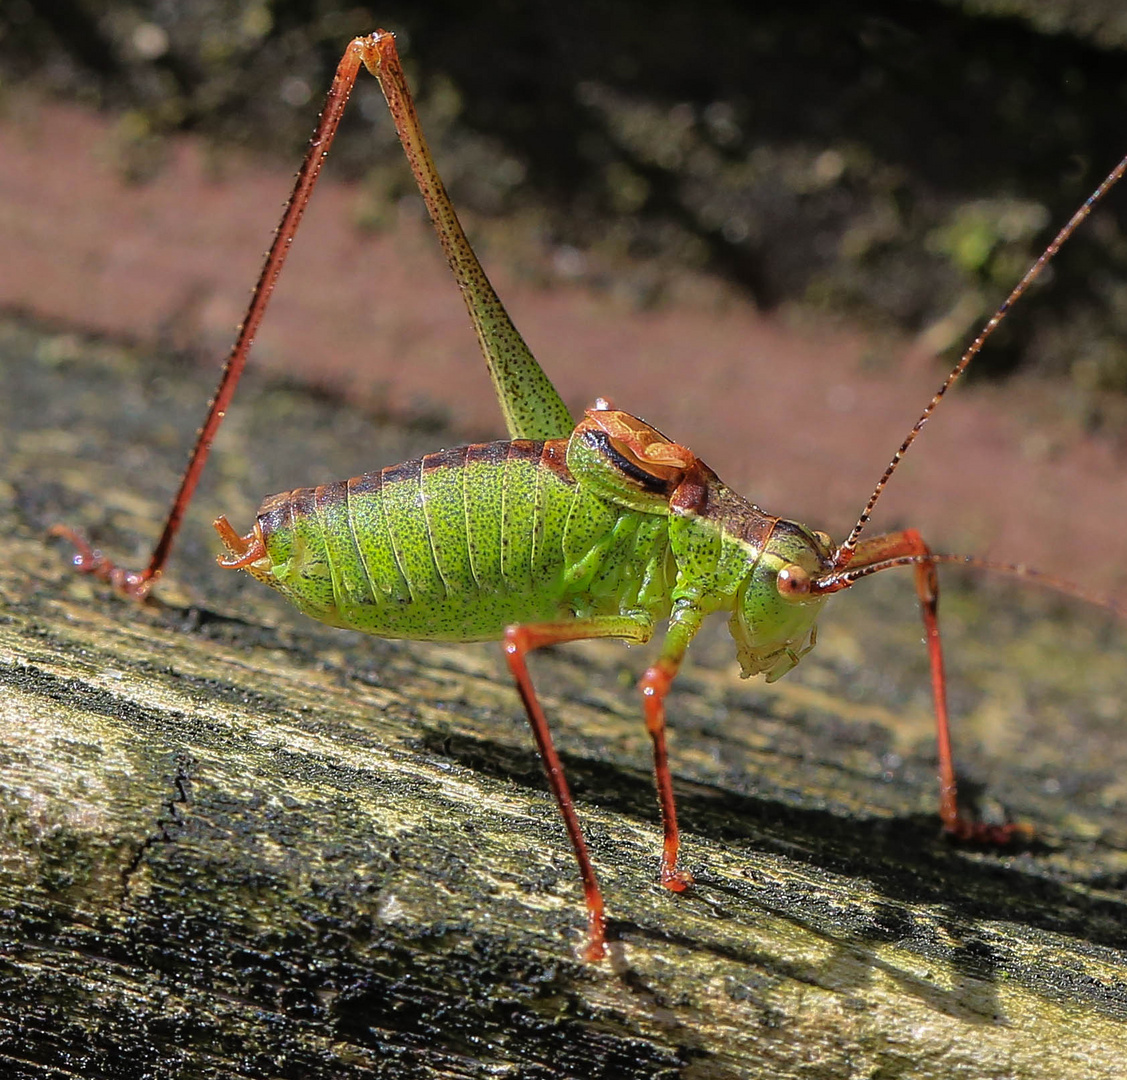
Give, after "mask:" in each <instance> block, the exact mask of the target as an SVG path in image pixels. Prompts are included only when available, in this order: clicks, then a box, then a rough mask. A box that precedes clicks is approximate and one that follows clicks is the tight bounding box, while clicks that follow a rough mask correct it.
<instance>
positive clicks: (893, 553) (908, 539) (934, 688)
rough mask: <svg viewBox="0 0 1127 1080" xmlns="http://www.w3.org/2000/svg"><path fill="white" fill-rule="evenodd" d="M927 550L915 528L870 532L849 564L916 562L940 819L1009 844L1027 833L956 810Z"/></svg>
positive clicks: (959, 834)
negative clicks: (936, 755)
mask: <svg viewBox="0 0 1127 1080" xmlns="http://www.w3.org/2000/svg"><path fill="white" fill-rule="evenodd" d="M930 555H931V549H930V548H929V547H928V546H927V544H925V543H924V540H923V537H922V536H920V534H919V532H918V531H917V530H915V529H903V530H901V531H900V532H894V533H888V534H886V535H884V536H874V537H873V538H872V539H870V540H862V541H861V542H860V543H859V544H858V545H857V549H856V553H855V555H854V557H853V559H852V561H851V562H850V563H849V570H850V571H853V572H856V571H857V570H861V569H863V568H864V567H867V566H874V565H875V564H878V563H887V562H889V561H892V560H895V559H898V558H902V557H910V558H913V559H914V560H918V561H915V562H914V565H913V567H912V568H913V570H914V572H915V579H916V595H917V596H918V597H919V601H920V614H921V615H922V616H923V621H924V631H925V637H926V641H927V651H928V659H929V662H930V666H931V695H932V700H933V702H934V704H935V732H936V742H937V745H938V751H939V817H940V819H941V820H942V822H943V828H944V831H946V832H947V833H949V834H950V835H951V836H953V837H954V838H955V839H957V840H967V841H971V842H972V843H980V844H1008V843H1010V842H1011V841H1012V840H1013V839H1014V837H1015V835H1018V834H1021V833H1024V832H1026V831H1027V830H1026V829H1025V828H1023V827H1022V826H1021V825H1015V824H1007V825H988V824H985V823H984V822H978V821H968V820H967V819H966V818H964V817H962V816H961V815H960V814H959V807H958V784H957V782H956V780H955V762H954V757H953V755H952V753H951V730H950V724H949V723H948V718H947V677H946V675H945V673H944V670H943V648H942V645H941V643H940V640H939V575H938V574H937V573H936V571H935V563H934V562H932V561H931V560H930V559H929V556H930Z"/></svg>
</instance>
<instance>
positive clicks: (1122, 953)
mask: <svg viewBox="0 0 1127 1080" xmlns="http://www.w3.org/2000/svg"><path fill="white" fill-rule="evenodd" d="M0 353H2V355H0V379H2V384H0V391H2V392H0V409H2V410H3V412H2V413H0V423H2V425H3V428H2V431H3V436H2V440H0V454H2V463H0V465H2V467H0V605H2V606H0V683H2V686H0V729H2V734H0V755H2V760H3V767H2V769H0V815H2V821H3V830H2V833H0V868H2V869H0V933H2V934H3V938H4V943H3V949H2V955H0V971H2V979H0V1072H3V1073H4V1075H9V1076H15V1077H35V1078H41V1077H62V1076H76V1075H77V1076H84V1077H91V1076H106V1077H142V1076H172V1077H181V1076H183V1077H189V1076H190V1077H197V1076H198V1077H246V1078H252V1077H253V1078H258V1077H303V1078H304V1077H368V1076H372V1077H376V1076H389V1077H390V1076H395V1077H414V1076H418V1077H484V1076H512V1077H522V1078H523V1077H541V1076H553V1077H584V1078H591V1077H608V1078H609V1077H616V1078H617V1077H624V1078H630V1077H654V1076H663V1077H665V1076H667V1077H685V1078H691V1080H701V1078H706V1077H707V1078H724V1080H728V1078H735V1077H760V1076H763V1077H767V1076H770V1077H803V1078H809V1077H852V1076H858V1077H860V1076H872V1075H881V1076H889V1077H891V1076H912V1077H950V1076H952V1075H962V1074H966V1075H974V1076H976V1077H999V1078H1000V1077H1007V1078H1027V1077H1041V1076H1044V1077H1050V1076H1051V1077H1053V1078H1061V1077H1084V1078H1086V1080H1090V1078H1099V1077H1107V1078H1109V1080H1110V1078H1112V1077H1116V1076H1119V1075H1121V1073H1122V1061H1123V1060H1124V1058H1125V1056H1127V1025H1125V1024H1124V1020H1127V902H1125V895H1124V889H1125V884H1127V789H1125V788H1124V779H1123V778H1124V777H1125V776H1127V750H1125V749H1124V746H1123V743H1124V740H1123V738H1122V717H1123V706H1122V702H1123V701H1124V700H1125V699H1127V674H1125V671H1124V668H1125V665H1124V662H1123V656H1124V644H1125V635H1124V632H1123V630H1122V628H1120V627H1117V626H1116V625H1114V623H1112V622H1111V620H1109V619H1108V618H1105V617H1104V616H1103V615H1101V614H1099V613H1097V612H1093V611H1091V610H1088V609H1083V608H1077V607H1075V606H1071V605H1067V604H1064V603H1062V602H1061V601H1059V600H1057V599H1056V598H1053V597H1046V596H1035V595H1031V594H1029V593H1027V592H1025V591H1022V590H1017V589H1011V588H1009V587H1008V586H1007V587H1005V588H1002V587H998V588H989V589H986V588H978V589H973V588H966V587H960V586H958V585H957V584H956V583H952V587H950V588H948V590H947V594H946V597H945V600H944V608H943V611H944V616H945V618H944V626H945V630H946V633H947V636H948V651H949V654H950V658H951V668H952V671H951V680H952V687H951V689H952V698H953V705H954V708H955V712H956V720H955V725H956V727H955V739H956V748H957V757H958V759H959V762H960V766H961V768H962V771H963V776H964V791H965V793H966V795H967V796H968V797H970V798H973V799H975V801H976V802H977V805H978V808H979V810H980V812H982V813H985V814H988V815H989V814H999V813H1003V812H1008V813H1010V814H1012V815H1014V816H1015V817H1017V818H1019V819H1021V820H1023V821H1027V822H1029V823H1030V824H1031V825H1033V827H1034V828H1035V830H1036V835H1037V839H1036V841H1034V842H1033V843H1032V844H1030V845H1029V846H1028V847H1027V848H1025V849H1024V850H1020V851H1013V852H996V851H974V850H965V849H959V848H957V847H953V846H952V845H950V844H948V843H946V842H945V841H944V840H943V839H942V838H941V837H940V836H939V834H938V827H937V822H936V818H935V816H934V807H935V781H934V776H933V770H934V744H933V741H932V735H931V719H930V715H929V711H928V701H927V680H926V657H925V656H924V651H923V648H922V646H921V645H920V643H919V637H920V631H919V627H918V625H917V623H916V621H915V620H916V615H915V611H914V608H913V600H912V590H911V585H910V582H909V581H907V580H893V576H892V575H889V576H888V580H886V581H881V582H873V583H872V585H873V587H872V588H870V589H861V588H859V589H857V590H855V591H856V593H857V595H856V596H853V595H848V596H844V597H840V598H837V602H836V603H835V604H834V605H832V606H831V608H830V609H829V610H828V611H827V613H826V616H825V618H824V620H823V622H824V624H825V626H824V631H823V634H822V640H821V642H820V644H819V648H818V650H816V651H815V653H814V654H813V655H811V656H810V657H808V658H807V659H806V660H804V661H803V664H802V666H801V668H800V669H799V670H798V671H796V672H794V673H793V674H792V675H791V676H788V677H787V678H786V679H784V680H782V681H781V682H780V683H779V684H777V685H776V686H775V687H773V688H764V687H763V686H761V685H758V684H754V683H743V682H741V681H740V680H739V679H738V678H737V677H736V671H735V667H736V665H735V663H734V660H733V659H732V656H731V647H730V644H725V642H724V640H723V625H722V623H721V625H719V626H718V627H717V628H716V630H715V632H714V633H712V634H711V635H710V636H709V637H708V638H707V639H706V640H703V641H702V642H700V647H699V648H697V647H694V650H693V655H692V660H691V662H690V663H689V665H688V666H687V668H686V671H685V674H684V677H683V679H682V680H680V682H679V683H678V688H677V690H676V691H675V693H674V697H673V699H672V702H671V720H672V725H673V733H672V736H671V757H672V764H673V769H674V774H675V784H676V790H677V797H678V800H679V806H680V809H681V813H682V815H683V825H684V829H685V839H684V856H685V861H686V865H687V866H688V867H689V868H690V869H691V870H692V871H693V873H694V874H695V876H696V878H697V885H696V886H695V887H694V888H693V889H692V890H691V891H689V892H688V893H686V894H685V895H683V896H672V895H670V894H668V893H667V892H665V891H664V890H662V889H661V888H660V887H659V886H658V885H657V884H656V880H655V879H656V862H657V854H658V850H659V842H660V827H659V822H658V816H657V810H656V805H655V800H654V797H653V794H652V780H651V776H650V765H649V749H648V739H647V737H646V734H645V730H644V727H643V725H642V723H641V720H640V715H639V713H640V710H639V703H638V701H637V697H636V694H635V693H634V691H633V690H632V689H631V684H632V682H633V681H634V680H635V679H636V678H637V676H638V674H640V672H641V670H642V668H643V666H644V663H645V657H646V654H645V652H644V651H642V650H626V649H624V648H621V647H615V646H611V647H600V648H592V647H588V646H579V647H576V648H569V649H560V650H558V651H553V652H551V653H550V654H547V655H544V656H537V657H536V658H535V671H534V674H535V676H536V678H537V680H538V684H539V685H540V686H541V688H542V691H543V695H544V700H545V703H546V706H547V708H548V711H549V715H550V718H551V720H552V723H553V726H554V729H555V731H556V734H557V739H558V745H559V747H560V749H561V752H562V754H563V757H564V761H565V765H566V767H567V769H568V772H569V775H570V777H571V780H572V783H573V786H574V789H575V793H576V796H577V800H578V803H579V812H580V817H581V819H582V821H583V823H584V827H585V828H586V829H587V832H588V836H589V839H590V842H591V848H592V855H593V858H594V861H595V865H596V867H597V870H598V872H599V874H600V877H601V880H602V883H603V886H604V889H605V892H606V896H607V903H608V910H609V914H610V917H611V927H610V930H611V936H612V938H613V950H612V953H613V955H612V958H611V960H610V961H609V962H606V963H604V964H601V965H587V964H584V963H582V962H581V961H580V959H579V958H578V954H579V949H580V947H581V944H582V930H583V913H582V908H581V901H580V889H579V885H578V881H577V877H576V873H575V870H574V864H573V859H572V856H571V853H570V850H569V849H568V846H567V843H566V839H565V837H564V835H563V830H562V827H561V825H560V823H559V820H558V816H557V813H556V810H555V808H554V805H553V804H552V802H551V800H550V798H549V796H548V794H547V792H546V789H545V783H544V780H543V775H542V772H541V768H540V764H539V761H538V760H537V757H536V754H535V751H534V749H533V746H532V742H531V738H530V736H529V735H528V733H527V730H526V726H525V722H524V720H523V717H522V715H521V713H520V709H519V704H518V702H517V700H516V696H515V694H514V692H513V691H512V689H511V687H510V686H509V684H508V682H507V679H506V677H505V672H504V665H503V663H502V661H501V658H500V655H499V650H497V649H496V647H495V646H489V645H484V646H483V645H475V646H446V645H441V646H439V645H418V644H411V643H400V642H385V641H379V640H371V639H365V638H362V637H361V636H359V635H354V634H346V633H341V632H337V631H332V630H329V629H327V628H323V627H320V626H318V625H316V624H313V623H311V622H309V621H307V620H302V619H300V618H299V617H297V616H296V615H292V614H291V613H289V612H288V611H287V610H286V609H285V608H284V607H282V606H280V605H279V603H278V602H277V601H276V599H275V598H274V597H273V596H272V595H271V594H269V592H268V591H267V590H264V589H262V588H261V587H260V586H258V585H256V584H255V583H254V582H248V581H246V580H244V578H243V576H242V575H238V574H233V573H228V572H224V571H221V570H220V569H219V568H218V567H216V566H215V565H214V562H213V554H214V551H215V549H216V548H217V544H216V543H215V542H214V541H213V540H212V539H211V538H210V537H209V535H208V533H209V532H210V530H209V527H208V522H209V521H210V519H211V518H212V517H213V516H215V514H216V513H218V512H220V511H222V512H226V513H227V514H228V515H229V516H230V517H231V518H232V521H233V522H234V524H235V525H236V526H237V527H243V526H245V525H246V524H247V523H248V522H249V520H250V518H251V515H252V514H253V511H254V508H255V506H256V504H257V502H258V500H259V499H260V498H261V496H263V495H264V494H266V493H268V492H270V491H275V490H280V489H284V488H286V487H289V486H295V485H297V484H301V483H311V482H318V481H322V480H328V479H333V478H339V477H340V476H343V475H349V474H351V473H356V472H360V471H363V470H364V469H370V468H374V467H378V466H380V465H383V464H388V463H391V462H393V461H396V460H401V459H403V458H405V457H409V456H412V455H414V454H417V453H420V452H423V451H426V450H431V449H437V448H439V447H440V446H442V445H444V439H445V438H447V436H446V435H445V434H444V433H443V432H442V431H439V430H433V429H426V428H425V427H422V426H419V425H416V426H415V427H414V428H411V429H402V428H398V427H396V426H395V425H394V424H391V423H390V422H385V420H382V419H381V418H378V417H373V416H369V415H364V414H362V413H358V412H355V411H353V410H350V409H347V408H343V407H341V406H339V404H338V403H336V402H333V401H331V400H329V399H327V398H326V397H324V396H320V397H317V396H314V397H310V396H309V395H308V394H304V393H302V392H301V391H300V389H298V388H291V387H285V386H279V385H265V386H263V385H259V386H257V387H253V386H252V387H249V388H248V390H247V394H246V395H245V397H244V402H246V408H245V410H243V411H236V412H234V413H233V414H232V418H231V420H232V423H231V426H230V429H229V430H228V431H227V432H226V433H225V434H224V436H223V438H222V440H221V443H220V446H219V449H218V451H217V454H216V457H215V459H214V460H213V464H212V466H211V467H210V468H209V474H208V479H207V481H206V483H205V485H204V488H203V490H202V491H201V494H200V498H199V503H198V504H197V506H196V507H195V508H194V509H193V511H192V514H191V520H190V522H189V526H188V529H187V531H186V534H185V537H184V539H183V542H182V543H181V544H180V546H179V548H178V549H177V552H176V555H175V558H174V563H173V565H172V567H171V568H170V571H169V575H168V578H167V579H166V581H165V582H164V583H162V585H161V587H160V588H159V589H158V591H157V593H156V596H155V599H154V600H152V601H150V602H149V603H147V604H146V605H144V606H137V605H133V604H130V603H127V602H125V601H122V600H119V599H116V598H114V597H112V596H110V595H108V593H107V590H106V589H105V588H103V587H102V586H101V585H99V584H98V583H96V582H92V581H90V580H88V579H83V578H79V577H76V576H74V575H72V574H71V573H70V572H69V570H68V567H67V565H66V553H65V551H64V550H63V549H62V547H61V546H60V545H59V544H53V545H52V544H48V543H47V542H46V541H45V540H44V537H43V534H44V531H45V529H46V528H47V527H48V526H49V525H50V524H51V523H53V522H55V521H60V520H62V521H66V522H67V523H68V524H73V525H76V526H79V527H82V528H86V529H88V530H89V531H90V532H91V534H92V535H93V536H94V537H95V539H96V540H97V541H98V543H99V544H101V545H102V546H104V547H105V548H106V549H107V550H109V551H112V552H114V553H115V554H118V555H123V556H124V557H125V558H126V560H128V558H130V557H132V558H134V560H135V561H137V562H140V561H141V560H142V559H143V557H144V556H143V553H144V551H145V545H146V543H151V541H152V538H153V537H155V535H156V532H157V530H158V527H159V520H160V514H161V512H162V509H163V502H164V500H165V499H166V498H167V494H168V492H170V491H171V489H172V487H173V483H174V479H175V474H176V471H177V470H178V468H179V466H180V464H181V463H182V460H183V457H184V455H185V452H186V449H185V448H186V446H187V445H188V442H189V439H190V436H191V432H192V430H193V429H194V425H195V424H196V423H197V422H198V413H199V411H200V409H201V408H202V402H203V400H204V399H206V396H207V393H208V390H207V379H206V377H202V376H199V375H198V374H196V373H195V372H194V370H189V369H185V368H183V367H182V366H179V365H176V364H175V363H172V362H170V361H158V360H153V359H152V358H150V357H147V356H138V355H134V354H133V353H131V352H130V351H129V350H126V349H122V348H119V347H117V346H114V345H111V344H107V343H99V342H89V341H85V340H83V339H81V338H78V337H75V336H73V335H69V334H61V333H57V332H56V333H50V332H47V331H43V330H36V329H31V328H28V327H24V326H18V325H14V324H10V323H9V324H4V325H3V326H2V327H0ZM475 374H477V375H481V377H482V378H484V375H483V374H482V373H481V372H475ZM773 509H775V508H773ZM815 524H816V523H815ZM944 580H945V582H946V581H947V577H945V578H944ZM867 584H868V583H867Z"/></svg>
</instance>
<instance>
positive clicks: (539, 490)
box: [249, 440, 671, 641]
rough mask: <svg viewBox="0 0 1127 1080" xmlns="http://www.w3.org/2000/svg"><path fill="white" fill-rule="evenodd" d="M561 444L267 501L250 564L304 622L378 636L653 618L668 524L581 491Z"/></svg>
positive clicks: (423, 465) (659, 599)
mask: <svg viewBox="0 0 1127 1080" xmlns="http://www.w3.org/2000/svg"><path fill="white" fill-rule="evenodd" d="M566 448H567V443H566V441H565V440H552V441H549V442H534V441H530V440H516V441H514V442H499V443H486V444H479V445H475V446H463V447H458V448H456V449H452V450H444V451H442V452H440V453H437V454H428V455H427V456H426V457H424V458H421V459H418V460H415V461H408V462H405V463H403V464H402V465H395V466H391V467H389V468H387V469H384V470H383V471H382V472H378V473H368V474H365V475H364V476H359V477H354V478H353V479H351V480H347V481H340V482H338V483H335V484H328V485H325V486H323V487H319V488H315V489H311V488H304V489H300V490H298V491H293V492H289V493H286V494H284V495H276V496H273V497H271V498H270V499H267V500H266V502H265V503H263V506H262V508H261V510H260V511H259V516H258V524H259V527H260V529H261V531H262V535H263V539H264V541H265V544H266V549H267V553H268V557H269V566H268V567H267V566H265V565H263V564H262V563H260V564H258V565H256V566H254V567H251V568H249V569H250V570H251V572H252V573H254V575H255V576H256V577H258V578H260V579H261V580H263V581H265V582H266V583H267V584H269V585H271V586H273V587H274V588H276V589H278V590H279V591H280V592H282V593H283V594H284V595H286V596H287V597H288V598H289V599H290V600H291V602H293V603H294V604H295V605H296V606H297V607H298V608H299V609H301V610H302V611H304V612H306V613H307V614H309V615H312V616H313V617H314V618H317V619H320V620H321V621H323V622H327V623H331V624H333V625H337V626H344V627H349V628H351V629H356V630H362V631H364V632H366V633H371V634H378V635H380V636H382V637H407V638H416V639H432V640H455V641H472V640H479V639H490V638H497V637H500V636H501V634H502V633H503V631H504V629H505V627H506V626H509V625H511V624H513V623H530V622H553V621H558V620H560V619H568V618H573V617H575V616H576V615H590V614H604V613H605V614H611V613H618V612H619V611H622V610H636V609H637V608H638V607H639V606H640V605H642V606H645V607H646V608H647V609H649V610H651V611H652V612H653V614H655V615H660V614H662V613H663V611H662V609H663V608H667V601H666V599H665V597H666V594H667V593H668V581H669V580H671V569H670V561H669V554H668V539H667V530H666V528H665V524H666V519H665V518H664V517H661V516H656V515H650V514H640V513H638V512H636V511H631V510H627V509H624V508H622V507H618V506H615V505H613V504H610V503H607V502H606V501H605V500H602V499H600V498H598V497H596V496H593V495H591V494H590V493H588V492H585V491H584V490H583V488H582V487H581V486H580V485H578V484H576V482H575V480H574V478H573V477H572V476H571V474H570V473H569V472H568V470H567V466H566V464H565V460H564V459H565V453H566ZM263 563H265V560H263ZM667 571H668V572H667Z"/></svg>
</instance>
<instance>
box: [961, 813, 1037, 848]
mask: <svg viewBox="0 0 1127 1080" xmlns="http://www.w3.org/2000/svg"><path fill="white" fill-rule="evenodd" d="M943 831H944V833H945V834H946V835H947V836H949V837H950V838H951V839H952V840H956V841H958V842H959V843H964V844H979V845H981V846H983V847H1009V846H1010V845H1011V844H1023V843H1028V842H1029V841H1030V840H1032V839H1033V836H1034V832H1033V827H1032V826H1031V825H1026V824H1024V823H1022V822H1007V823H1006V824H1005V825H989V824H987V823H986V822H983V821H966V820H965V819H963V818H956V819H955V821H954V822H953V823H950V824H945V825H944V826H943Z"/></svg>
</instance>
